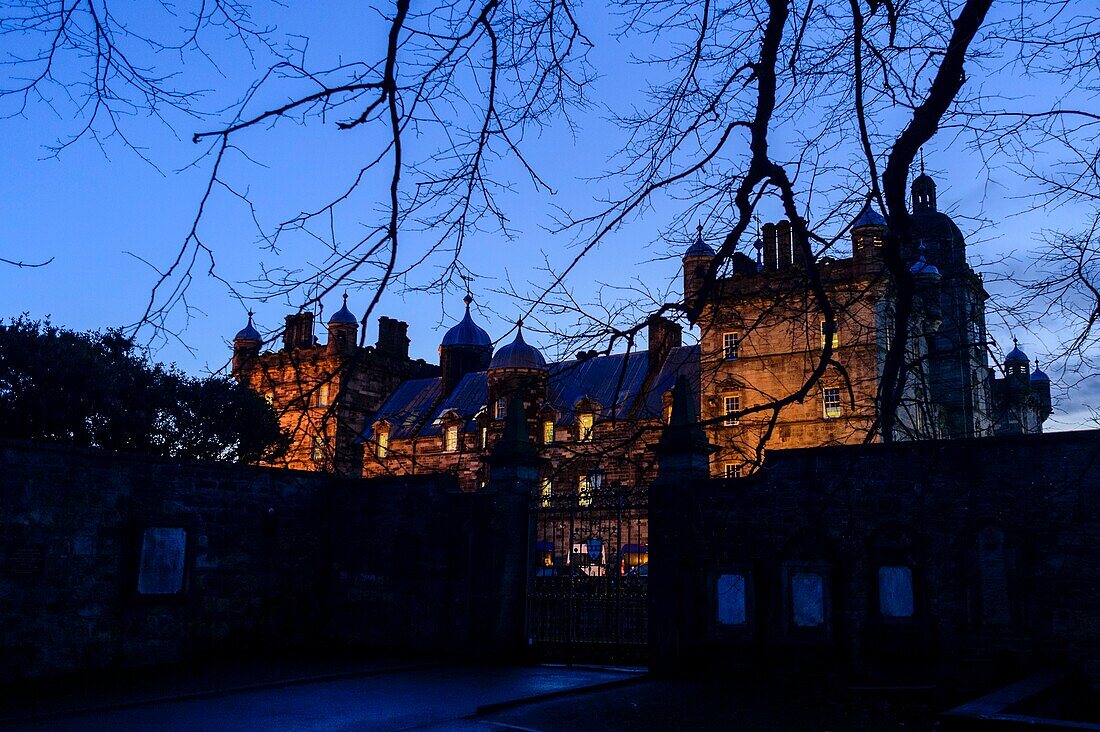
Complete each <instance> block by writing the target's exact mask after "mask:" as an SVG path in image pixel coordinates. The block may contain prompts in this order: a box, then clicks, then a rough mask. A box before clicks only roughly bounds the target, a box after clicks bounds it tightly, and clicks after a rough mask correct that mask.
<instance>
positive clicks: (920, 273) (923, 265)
mask: <svg viewBox="0 0 1100 732" xmlns="http://www.w3.org/2000/svg"><path fill="white" fill-rule="evenodd" d="M909 272H910V273H911V274H912V275H913V276H914V277H929V278H932V279H937V280H938V279H939V278H940V271H939V269H937V268H936V265H934V264H932V263H931V262H929V261H928V260H927V259H925V258H924V255H923V254H922V255H921V256H920V257H918V258H917V261H916V262H914V263H913V266H912V267H910V268H909Z"/></svg>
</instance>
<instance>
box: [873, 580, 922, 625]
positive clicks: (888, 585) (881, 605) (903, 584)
mask: <svg viewBox="0 0 1100 732" xmlns="http://www.w3.org/2000/svg"><path fill="white" fill-rule="evenodd" d="M878 609H879V612H881V613H882V615H883V617H887V618H911V617H913V570H912V569H910V568H909V567H879V568H878Z"/></svg>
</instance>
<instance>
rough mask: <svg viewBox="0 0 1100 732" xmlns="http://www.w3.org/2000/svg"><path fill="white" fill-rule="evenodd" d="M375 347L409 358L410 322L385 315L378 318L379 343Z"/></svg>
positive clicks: (390, 353) (384, 351) (382, 351)
mask: <svg viewBox="0 0 1100 732" xmlns="http://www.w3.org/2000/svg"><path fill="white" fill-rule="evenodd" d="M375 349H376V350H377V351H378V352H379V353H384V354H386V355H388V356H393V357H395V358H400V359H407V358H408V357H409V324H408V323H406V322H405V321H403V320H395V319H394V318H387V317H386V316H385V315H383V316H382V317H381V318H379V319H378V343H376V344H375Z"/></svg>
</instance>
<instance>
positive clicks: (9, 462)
mask: <svg viewBox="0 0 1100 732" xmlns="http://www.w3.org/2000/svg"><path fill="white" fill-rule="evenodd" d="M464 498H466V499H473V498H475V497H471V496H462V495H460V494H458V491H457V487H456V485H455V482H454V480H453V479H452V478H448V477H446V476H429V477H419V478H407V479H381V480H374V481H364V480H355V479H347V478H338V477H334V476H329V475H323V474H320V473H311V472H296V471H287V470H275V469H268V468H257V467H249V466H234V465H227V464H212V463H177V462H173V461H169V460H163V459H157V458H147V457H142V456H135V455H124V454H115V453H108V452H102V451H95V450H86V449H78V448H70V447H64V446H54V445H45V444H34V443H20V442H0V681H4V680H11V679H15V678H23V677H35V676H44V675H53V674H59V673H66V672H73V671H83V670H91V669H98V668H105V667H118V666H132V665H140V664H149V663H163V662H171V661H178V660H184V659H188V658H192V657H197V656H201V655H204V654H210V653H219V652H231V651H234V650H240V651H242V652H255V651H256V650H257V649H264V650H270V649H273V648H279V647H295V646H303V645H308V646H311V647H317V646H319V645H324V644H344V645H346V644H359V645H367V646H374V647H389V648H402V649H408V650H419V651H426V652H447V651H449V650H454V649H456V648H458V647H459V646H460V645H462V644H463V643H467V642H469V637H470V636H469V628H468V626H466V625H464V623H466V622H468V616H467V615H464V614H461V613H456V612H455V609H456V608H458V609H460V610H462V609H464V602H465V598H466V597H467V596H468V594H469V593H468V591H467V588H466V586H465V585H464V578H465V577H466V576H467V575H468V573H469V570H468V568H467V567H466V565H465V564H464V562H465V561H466V560H467V553H466V551H465V548H466V547H467V544H466V537H463V536H462V535H461V528H462V527H466V526H469V524H470V521H471V520H472V519H471V518H470V517H471V516H473V515H474V514H475V513H477V514H479V515H481V516H482V518H481V519H479V520H482V521H484V520H488V519H487V518H486V517H488V518H492V517H493V516H495V514H494V513H493V505H494V504H493V503H492V498H491V496H488V495H487V496H481V497H477V498H478V501H479V503H478V505H477V506H475V505H474V501H473V500H467V501H465V502H464V501H463V499H464ZM475 508H476V511H475ZM150 528H153V529H163V530H166V531H164V532H161V534H172V532H173V531H176V530H178V529H183V530H184V533H183V534H179V535H181V536H185V551H184V552H183V554H182V556H183V566H182V578H183V584H182V587H180V588H178V589H179V591H178V592H176V591H174V590H175V589H176V587H175V585H173V584H172V581H171V580H169V581H168V582H167V584H164V583H163V582H162V583H161V585H162V586H159V587H158V586H157V583H158V582H157V581H156V578H155V577H154V579H153V580H150V579H149V578H150V577H152V576H153V574H155V573H156V572H160V573H161V574H168V575H171V570H172V569H173V568H172V566H171V561H170V560H167V564H165V563H164V562H162V563H161V565H160V568H159V569H158V567H157V566H154V565H155V562H153V560H152V559H150V557H152V556H153V553H151V552H150V551H148V548H147V547H145V544H146V542H149V541H151V540H152V538H151V537H150V536H148V535H147V534H146V530H147V529H150ZM155 533H156V532H154V534H155ZM481 538H482V539H483V540H484V541H485V542H486V544H490V545H491V543H492V541H493V538H492V537H491V536H489V534H488V530H486V531H485V532H482V537H481ZM456 542H458V543H460V544H461V547H459V546H458V544H456ZM486 551H487V550H486ZM143 552H144V553H145V556H146V557H147V560H148V564H147V566H145V567H142V560H141V557H142V556H143ZM146 572H148V573H151V574H143V573H146ZM139 577H144V578H145V579H143V580H141V581H142V582H144V583H145V589H147V590H149V589H153V590H156V591H157V594H143V593H141V592H139ZM492 581H494V582H500V581H502V580H501V579H500V577H499V576H498V577H495V578H492ZM521 581H522V579H521ZM452 597H458V598H460V600H452V599H450V598H452ZM490 599H491V598H490Z"/></svg>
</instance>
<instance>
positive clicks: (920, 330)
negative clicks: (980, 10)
mask: <svg viewBox="0 0 1100 732" xmlns="http://www.w3.org/2000/svg"><path fill="white" fill-rule="evenodd" d="M912 206H913V215H912V225H913V229H914V230H913V232H912V234H911V236H910V237H909V240H910V241H913V242H916V243H917V245H916V247H914V250H913V251H908V252H905V256H906V257H907V258H908V261H909V262H911V269H910V272H911V274H912V276H913V277H912V278H913V285H914V297H913V308H912V315H911V318H910V326H909V337H908V342H907V343H906V354H907V355H906V363H907V369H908V371H907V378H906V389H905V392H904V394H903V396H902V399H901V403H900V409H899V414H898V421H897V426H896V428H895V434H894V437H895V439H900V440H908V439H944V438H965V437H976V436H984V435H992V434H1012V433H1037V432H1041V431H1042V423H1043V421H1044V420H1045V419H1046V418H1047V416H1049V414H1050V412H1051V403H1050V382H1049V379H1048V378H1047V377H1046V375H1045V374H1043V373H1042V372H1041V371H1038V370H1036V371H1035V372H1034V373H1032V372H1031V371H1030V369H1029V368H1028V360H1027V356H1025V355H1024V354H1023V352H1022V351H1020V350H1019V349H1018V348H1015V349H1014V350H1013V351H1012V352H1011V353H1009V354H1008V356H1007V357H1006V359H1005V362H1004V378H997V377H996V375H995V371H994V370H993V369H992V368H990V367H989V366H988V361H987V351H988V349H989V346H990V342H989V339H988V336H987V333H986V325H985V301H986V299H987V298H988V294H987V293H986V291H985V289H984V287H983V286H982V279H981V276H980V275H978V274H976V273H975V272H974V270H972V269H971V268H970V266H969V265H968V264H967V261H966V242H965V240H964V238H963V236H962V233H961V232H960V231H959V228H958V227H957V226H956V225H955V223H954V222H953V221H952V220H951V218H950V217H949V216H947V215H946V214H944V213H942V212H940V211H938V210H937V208H936V186H935V182H934V181H933V180H932V178H931V177H930V176H928V175H926V174H924V173H923V172H922V173H921V175H920V176H918V177H917V178H916V179H915V180H914V181H913V184H912ZM850 232H851V242H852V256H851V257H847V258H834V257H831V256H822V257H820V258H819V259H818V260H817V267H815V268H814V270H815V271H816V277H817V278H818V279H819V282H820V287H821V291H822V292H823V293H824V294H825V296H826V298H827V300H828V303H829V305H830V307H831V309H832V311H833V313H832V316H833V317H832V318H831V319H830V318H827V317H826V314H825V311H824V309H823V308H822V307H821V306H820V300H819V298H818V297H817V296H815V294H814V291H815V287H814V285H815V282H814V281H813V278H814V273H813V272H811V271H810V269H809V268H807V267H806V266H805V265H804V263H802V262H800V261H799V254H798V253H799V252H800V251H801V248H800V247H799V246H798V242H795V241H793V239H792V227H791V224H790V222H788V221H780V222H778V223H777V224H766V225H765V226H764V227H763V231H762V237H761V238H760V239H758V240H757V241H756V243H755V248H756V250H757V256H756V261H753V259H752V258H750V257H748V256H746V255H745V254H742V253H736V254H735V255H734V256H733V258H732V261H731V262H730V267H729V270H728V273H727V274H725V275H724V276H721V277H719V278H718V279H717V280H716V281H714V282H713V283H711V284H710V285H709V289H708V290H707V291H706V292H704V293H703V295H702V300H703V301H702V303H701V305H702V307H701V310H700V313H699V316H698V318H697V322H696V323H695V324H696V325H698V326H699V329H700V338H699V343H700V349H699V353H700V356H699V358H700V365H699V374H700V377H699V378H700V385H701V386H700V414H701V416H702V419H703V420H704V422H705V424H706V427H707V432H708V437H709V439H710V441H711V443H712V444H714V445H715V446H717V447H718V448H719V449H718V451H717V452H716V453H715V455H714V456H713V458H712V473H713V474H714V475H725V476H727V477H735V476H739V475H741V474H743V473H746V472H750V471H751V470H752V469H753V466H755V465H758V464H759V462H760V460H761V458H762V452H763V446H764V445H765V444H767V445H768V447H769V449H775V448H794V447H813V446H818V445H832V444H851V443H859V442H863V441H865V440H867V439H868V436H869V435H870V436H871V437H870V439H871V440H872V441H879V440H880V439H881V437H879V436H876V435H874V434H873V433H874V431H875V430H876V429H877V426H876V415H877V407H876V396H877V393H878V389H879V386H880V383H881V376H882V372H883V365H884V360H885V355H886V351H887V349H888V348H889V346H890V344H891V340H892V338H893V337H894V334H893V331H894V329H895V328H894V319H895V310H894V308H895V304H896V302H897V299H896V294H895V292H894V290H893V288H892V287H891V286H890V284H889V280H888V276H887V275H888V273H887V270H886V265H885V263H884V261H883V257H882V244H883V242H884V241H885V238H886V235H887V227H886V220H885V219H884V218H883V217H882V216H881V215H880V214H879V213H878V212H876V211H875V210H874V208H873V207H872V206H871V205H870V204H869V203H868V204H867V205H866V206H864V208H863V210H862V211H861V212H860V213H859V215H858V216H857V217H856V219H855V220H854V221H852V223H851V226H850ZM713 257H714V251H713V250H712V249H711V248H710V247H709V246H708V245H707V244H706V243H705V242H704V241H703V240H702V237H701V235H700V237H699V239H698V240H697V241H696V242H695V243H694V245H692V246H691V248H689V249H688V250H687V252H686V253H685V254H684V257H683V262H684V292H685V294H686V295H687V296H688V297H689V298H691V297H692V296H693V295H695V294H696V293H699V292H700V290H701V289H702V288H704V287H705V286H707V285H706V284H705V278H706V274H707V272H708V271H709V267H710V264H711V261H712V258H713ZM830 320H831V322H830ZM826 349H828V353H827V354H826V353H825V351H826ZM823 357H824V358H823ZM823 360H824V361H825V365H824V366H823V367H822V366H821V364H822V362H823ZM816 368H821V369H822V374H821V378H820V379H819V380H818V381H817V383H816V384H815V385H814V386H813V387H811V388H809V389H805V390H804V389H803V385H804V384H805V382H806V380H807V376H808V375H809V374H811V373H812V372H813V371H814V369H816ZM777 400H779V401H778V402H777ZM769 405H773V406H769Z"/></svg>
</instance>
